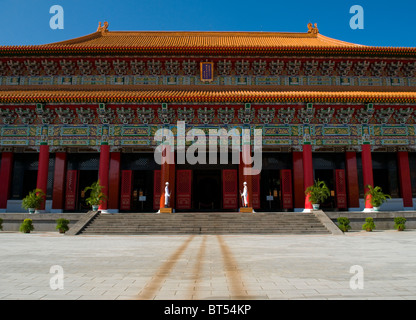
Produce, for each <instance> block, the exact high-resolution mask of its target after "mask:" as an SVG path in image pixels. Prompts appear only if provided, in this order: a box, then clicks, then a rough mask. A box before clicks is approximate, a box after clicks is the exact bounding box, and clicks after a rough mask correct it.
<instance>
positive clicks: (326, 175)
mask: <svg viewBox="0 0 416 320" xmlns="http://www.w3.org/2000/svg"><path fill="white" fill-rule="evenodd" d="M334 174H335V170H332V169H317V170H315V180H320V181H324V182H325V184H326V186H327V187H328V189H329V190H330V193H331V195H330V196H329V197H328V198H327V199H326V200H325V201H324V202H323V203H321V208H323V209H326V210H328V209H329V210H333V209H335V208H336V203H335V183H334Z"/></svg>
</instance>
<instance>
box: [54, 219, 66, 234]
mask: <svg viewBox="0 0 416 320" xmlns="http://www.w3.org/2000/svg"><path fill="white" fill-rule="evenodd" d="M68 224H69V220H67V219H64V218H61V219H58V220H56V229H57V230H59V233H65V232H66V231H68V230H69V227H68Z"/></svg>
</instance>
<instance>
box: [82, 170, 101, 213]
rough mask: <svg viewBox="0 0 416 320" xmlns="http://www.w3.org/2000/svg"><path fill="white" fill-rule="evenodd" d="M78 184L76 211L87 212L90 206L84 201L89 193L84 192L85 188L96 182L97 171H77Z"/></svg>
mask: <svg viewBox="0 0 416 320" xmlns="http://www.w3.org/2000/svg"><path fill="white" fill-rule="evenodd" d="M78 179H79V183H78V199H79V201H78V204H77V206H78V208H77V209H78V210H79V211H81V212H87V211H88V210H90V209H91V205H89V204H87V203H86V199H87V198H88V197H89V195H90V191H87V192H86V193H85V192H84V189H85V188H86V187H89V186H91V185H92V184H93V183H94V182H96V181H97V180H98V171H97V170H80V171H79V178H78Z"/></svg>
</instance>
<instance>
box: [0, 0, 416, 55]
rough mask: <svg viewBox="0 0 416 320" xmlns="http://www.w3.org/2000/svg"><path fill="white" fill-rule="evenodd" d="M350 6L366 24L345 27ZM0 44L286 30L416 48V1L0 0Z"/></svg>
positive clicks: (380, 44)
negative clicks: (101, 32) (105, 28)
mask: <svg viewBox="0 0 416 320" xmlns="http://www.w3.org/2000/svg"><path fill="white" fill-rule="evenodd" d="M53 5H60V6H62V8H63V9H64V29H63V30H59V29H57V30H52V29H51V28H50V26H49V21H50V19H51V17H52V16H53V15H52V14H50V13H49V9H50V7H51V6H53ZM353 5H360V6H362V8H363V9H364V29H362V30H360V29H357V30H353V29H351V28H350V19H351V17H352V16H353V15H354V14H351V13H350V8H351V6H353ZM0 10H1V11H0V30H1V32H0V45H29V44H44V43H51V42H56V41H62V40H67V39H71V38H75V37H79V36H83V35H86V34H89V33H92V32H94V31H95V30H96V29H97V26H98V21H105V20H107V21H108V22H109V29H110V31H111V30H112V31H124V30H133V31H140V30H156V31H165V30H166V31H172V30H174V31H289V32H306V31H307V23H308V22H313V23H315V22H316V23H317V24H318V28H319V31H320V33H321V34H323V35H326V36H328V37H332V38H336V39H339V40H344V41H348V42H354V43H359V44H364V45H375V46H394V47H416V37H415V29H416V23H415V22H414V21H415V18H414V17H415V15H416V1H414V0H404V1H403V0H396V1H391V0H390V1H387V0H379V1H374V0H371V1H364V0H354V1H349V0H333V1H327V0H325V1H316V0H307V1H305V0H297V1H296V0H286V1H278V0H275V1H270V0H252V1H246V0H240V1H237V0H204V1H201V0H176V1H172V0H171V1H168V0H136V1H134V0H100V1H91V0H82V1H81V0H52V1H51V0H0Z"/></svg>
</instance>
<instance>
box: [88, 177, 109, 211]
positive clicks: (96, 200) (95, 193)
mask: <svg viewBox="0 0 416 320" xmlns="http://www.w3.org/2000/svg"><path fill="white" fill-rule="evenodd" d="M103 188H104V186H102V185H100V180H98V181H96V182H94V183H93V184H92V185H91V186H89V187H86V188H85V189H84V192H85V193H86V192H87V191H90V196H89V197H88V198H87V199H85V202H86V203H87V204H89V205H90V206H91V207H92V211H98V207H99V205H100V204H101V202H102V201H103V200H105V199H107V196H106V195H105V194H104V193H103Z"/></svg>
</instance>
